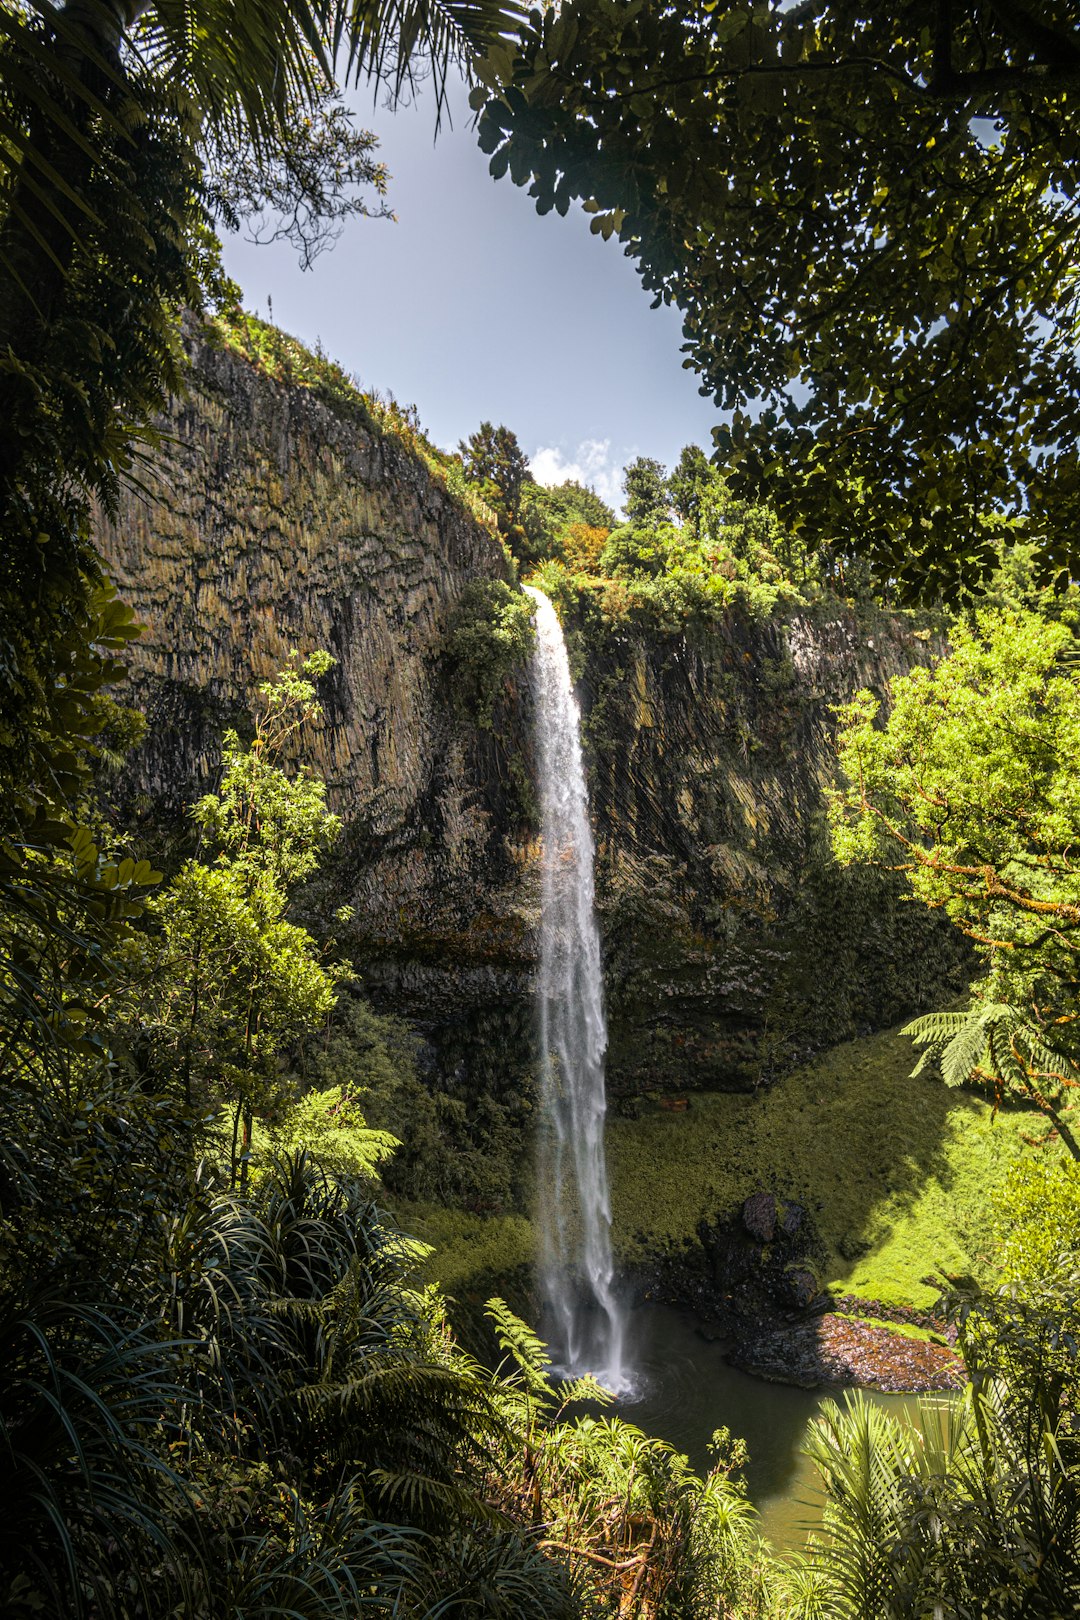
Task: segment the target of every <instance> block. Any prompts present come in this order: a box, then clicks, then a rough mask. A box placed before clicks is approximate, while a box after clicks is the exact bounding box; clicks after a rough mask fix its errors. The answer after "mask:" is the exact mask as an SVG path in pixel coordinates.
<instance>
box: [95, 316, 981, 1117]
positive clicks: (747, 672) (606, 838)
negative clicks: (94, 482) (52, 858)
mask: <svg viewBox="0 0 1080 1620" xmlns="http://www.w3.org/2000/svg"><path fill="white" fill-rule="evenodd" d="M189 340H190V347H191V358H192V372H191V390H190V395H189V397H188V398H187V399H185V400H182V401H177V402H176V403H175V405H174V407H173V409H172V412H171V414H170V416H169V418H168V420H167V421H166V422H165V423H164V424H162V425H163V428H164V438H163V441H162V445H161V448H160V450H159V452H158V453H157V459H156V462H155V464H154V466H153V468H152V469H151V470H150V472H148V473H146V474H145V475H144V481H145V484H146V493H145V494H140V495H135V494H132V495H130V496H129V497H128V498H127V499H126V500H125V502H124V504H123V507H122V510H121V512H120V514H119V516H118V519H117V521H116V522H115V523H103V524H102V526H101V530H100V543H101V546H102V549H103V551H104V554H105V557H106V560H107V562H108V565H109V567H110V568H111V570H112V571H113V573H114V575H115V577H116V578H117V580H118V582H119V585H120V587H121V589H122V591H123V592H124V594H125V595H126V596H127V598H128V600H130V601H131V602H132V604H133V605H134V606H135V608H136V610H137V612H138V614H139V616H140V617H141V618H142V619H143V620H144V621H145V623H146V626H147V630H146V634H145V636H144V638H143V640H142V643H141V644H140V646H139V647H138V649H137V651H136V653H135V654H134V659H133V665H132V694H133V697H134V700H135V701H136V702H137V703H138V704H139V706H141V707H142V708H144V709H145V711H146V712H147V714H148V716H149V718H150V722H151V724H150V730H149V734H148V740H147V742H146V744H145V746H144V747H143V748H142V749H141V750H140V751H139V753H138V755H137V757H136V758H135V759H134V760H133V761H132V763H131V765H130V767H129V768H128V770H127V773H126V775H125V777H124V780H123V782H122V784H121V788H120V790H119V797H120V801H121V808H122V812H123V814H124V816H125V818H126V819H127V820H128V821H129V822H130V820H131V819H132V818H133V817H134V818H135V819H136V821H138V820H139V818H141V819H142V820H143V822H144V823H145V824H146V826H147V828H148V831H149V830H152V832H153V837H154V839H155V840H156V841H157V845H158V847H159V848H160V839H161V834H162V829H163V828H171V829H172V830H173V831H176V830H178V829H180V828H181V827H182V824H183V815H182V811H183V806H184V805H185V804H186V803H187V802H189V801H190V800H191V799H192V798H193V797H194V796H195V795H196V794H197V793H199V792H200V791H203V790H204V789H205V788H206V787H207V786H208V785H209V784H210V783H211V782H212V781H213V778H214V774H215V769H216V764H217V759H218V750H219V747H220V737H221V732H222V729H223V728H224V727H225V726H226V725H229V724H237V725H239V726H240V728H241V729H242V728H243V726H244V724H245V723H246V716H247V715H248V713H249V712H250V708H251V705H252V702H253V699H254V696H255V690H256V687H257V683H258V682H259V680H260V679H263V678H265V677H266V676H267V675H268V674H270V673H271V672H272V671H273V670H275V669H276V668H278V667H279V666H280V665H281V663H282V661H283V659H284V658H285V656H286V655H287V653H288V651H289V649H290V648H293V647H297V648H300V649H302V650H304V651H306V650H310V649H312V648H314V647H326V648H328V649H329V650H330V651H331V652H332V653H333V654H334V656H335V658H336V659H337V666H336V668H335V670H334V672H333V674H332V676H331V677H330V679H329V681H328V686H327V692H326V717H325V724H324V725H323V727H322V729H321V732H320V734H319V735H318V736H317V737H316V738H314V739H312V742H311V746H310V747H309V748H307V750H306V753H307V757H308V758H309V759H310V760H311V763H312V764H313V765H314V767H315V769H316V770H317V771H318V772H320V773H321V774H322V775H323V776H324V777H325V778H326V779H327V781H328V783H329V786H330V794H331V799H332V802H333V804H334V807H335V808H336V809H337V810H338V811H339V812H340V813H341V814H342V816H343V818H344V821H345V832H344V835H343V838H342V840H341V844H340V846H339V848H338V850H337V851H336V853H335V855H334V857H333V859H332V861H331V863H330V864H329V865H328V866H327V868H326V870H325V871H324V873H323V874H322V875H321V877H320V879H319V880H318V881H317V882H316V883H315V884H314V885H313V887H312V889H311V892H310V894H309V895H308V897H307V900H306V902H305V903H306V907H307V912H308V916H309V917H310V918H313V919H315V920H316V921H318V920H320V919H321V920H322V921H324V922H328V921H329V919H330V918H332V917H333V916H334V915H335V914H336V912H337V911H338V909H339V908H341V907H343V906H349V907H351V908H352V917H351V920H350V921H348V922H346V923H344V924H342V925H338V926H336V927H335V932H336V934H337V938H338V940H339V944H340V945H342V946H343V947H344V948H346V949H347V950H349V951H351V952H352V953H353V955H354V956H355V957H356V959H357V961H358V964H359V965H360V968H361V971H362V974H363V977H364V980H365V983H366V986H367V989H368V991H369V992H370V993H371V994H372V996H373V997H374V998H375V999H376V1001H377V1002H379V1003H380V1004H381V1005H384V1006H386V1007H389V1008H392V1009H393V1010H395V1011H398V1012H401V1013H404V1014H405V1015H406V1016H408V1017H409V1018H410V1019H411V1020H412V1021H413V1022H414V1023H415V1024H416V1025H417V1026H418V1027H419V1028H420V1029H421V1030H422V1031H423V1032H424V1033H425V1034H426V1035H427V1036H428V1037H429V1041H430V1052H431V1054H432V1055H431V1059H430V1064H429V1072H431V1073H432V1074H433V1075H438V1076H441V1080H440V1081H439V1083H440V1084H443V1085H446V1086H449V1087H451V1088H458V1089H460V1090H463V1091H469V1092H472V1093H473V1094H476V1093H478V1092H483V1091H485V1090H487V1091H489V1092H495V1093H496V1094H497V1093H499V1092H500V1091H502V1092H507V1091H510V1090H518V1091H520V1090H522V1089H526V1088H527V1086H528V1073H529V1068H530V1063H531V1050H532V1038H531V993H532V980H533V974H534V968H535V949H536V923H537V892H538V891H537V880H536V859H535V857H536V826H535V811H534V808H533V805H534V800H533V796H532V793H531V791H530V783H531V781H532V778H533V773H534V761H533V758H532V749H531V743H530V736H529V729H530V728H529V701H530V700H529V688H528V681H527V679H526V674H525V672H524V671H521V672H520V673H519V675H518V676H517V677H514V678H512V679H509V680H508V681H507V682H506V684H505V687H504V690H503V692H502V695H501V697H500V700H499V702H498V704H497V706H496V711H495V723H494V725H493V726H492V727H490V728H488V727H487V726H485V725H483V724H480V723H478V722H477V721H476V720H475V719H473V720H470V717H469V715H468V714H467V713H464V712H463V711H462V706H461V703H460V702H459V701H457V694H455V692H454V690H453V683H452V678H451V674H450V672H449V671H448V668H447V664H446V658H445V644H446V636H447V630H448V626H449V624H450V623H451V619H452V615H453V612H454V610H455V607H456V605H457V603H458V602H459V601H460V599H461V596H462V593H463V592H464V591H465V590H466V589H467V588H468V587H469V586H470V585H471V584H473V583H474V582H476V581H478V580H501V579H505V578H506V577H507V565H506V561H505V557H504V554H503V551H502V549H501V547H500V545H499V543H498V541H497V539H496V537H495V536H494V534H493V533H492V532H491V531H490V530H488V529H486V528H485V527H484V526H483V524H482V523H481V522H479V521H478V520H477V519H476V518H475V517H474V516H473V515H472V514H471V513H470V512H469V511H468V510H467V509H466V508H465V507H464V506H463V505H462V504H461V503H460V501H459V500H457V499H456V498H455V497H454V495H453V494H452V493H451V492H450V491H449V490H448V489H447V488H446V487H444V486H443V485H442V484H441V483H440V481H439V479H438V478H437V477H435V476H433V475H432V473H431V472H430V471H429V469H428V467H426V466H425V465H424V464H423V462H422V461H421V460H420V459H419V458H418V457H417V456H416V455H415V454H414V453H413V452H412V451H411V450H410V448H409V447H408V445H407V444H404V443H402V442H401V441H400V440H399V439H398V438H397V437H395V436H394V434H392V433H389V432H386V431H383V430H381V429H380V428H379V427H377V426H376V425H375V423H374V422H373V420H372V418H371V416H370V415H365V412H364V410H363V409H362V408H361V407H360V406H359V403H358V404H357V406H356V408H354V409H344V408H342V407H341V406H340V405H337V406H332V405H331V404H329V403H327V401H326V400H324V399H321V398H320V397H318V395H317V393H316V392H315V391H313V390H312V389H310V388H301V387H296V386H285V385H281V384H278V383H275V382H274V381H272V380H271V379H270V378H268V377H266V376H264V375H262V374H260V373H259V372H258V371H257V370H256V369H255V368H254V367H253V366H251V365H250V364H248V363H247V362H246V361H244V360H242V359H240V358H239V357H238V356H237V355H235V354H233V353H231V352H229V351H227V350H224V349H222V348H220V347H215V346H214V345H213V344H212V343H210V342H209V341H208V339H207V337H206V336H205V334H202V333H200V332H196V331H195V330H194V329H193V330H192V331H191V333H190V334H189ZM579 654H580V657H581V660H582V668H583V673H582V681H581V689H582V696H583V703H584V708H585V712H586V716H587V720H586V730H587V735H586V744H587V752H588V754H589V758H590V761H591V776H592V787H593V806H594V814H595V818H596V822H597V831H598V844H599V849H600V870H599V874H598V878H599V887H598V893H599V900H600V906H601V912H602V920H603V927H604V934H605V950H606V960H607V965H608V998H609V1003H610V1015H611V1017H610V1022H611V1062H610V1077H611V1083H612V1087H613V1089H614V1091H615V1092H616V1093H618V1092H619V1091H622V1092H625V1093H627V1094H631V1093H633V1092H635V1091H641V1090H645V1089H658V1090H663V1089H665V1088H669V1089H677V1090H686V1089H689V1088H693V1087H695V1086H702V1085H714V1086H738V1087H744V1086H750V1085H753V1084H756V1083H758V1082H759V1081H761V1080H768V1079H769V1078H770V1077H771V1076H772V1075H773V1074H775V1073H777V1072H779V1071H780V1070H781V1069H782V1068H783V1066H784V1065H785V1063H787V1062H790V1061H791V1060H792V1058H793V1057H797V1056H800V1055H802V1054H803V1053H804V1052H805V1051H809V1050H811V1049H813V1048H814V1047H815V1046H822V1045H826V1044H829V1043H830V1042H832V1041H834V1040H840V1039H843V1038H845V1037H847V1036H849V1035H851V1034H853V1033H855V1032H857V1031H858V1030H860V1029H865V1028H870V1027H873V1026H877V1025H881V1024H885V1023H888V1022H891V1021H895V1019H896V1018H897V1016H899V1015H900V1014H902V1013H903V1012H905V1011H907V1010H914V1009H916V1008H918V1007H920V1006H923V1005H925V1004H927V1002H928V1001H930V1000H932V999H933V997H934V996H935V995H936V994H937V993H939V991H940V987H941V982H942V979H943V977H945V978H947V977H948V975H949V974H950V973H952V972H955V970H956V968H957V964H958V960H959V959H958V956H957V953H956V951H955V949H954V948H953V947H952V945H951V944H950V943H949V941H948V939H947V937H946V934H945V932H944V930H943V929H941V928H939V927H937V926H936V925H935V924H934V923H933V921H932V920H930V919H928V918H927V917H926V916H925V915H924V914H922V913H921V912H919V911H918V910H917V908H915V907H911V906H903V905H901V904H899V903H898V900H897V896H896V893H895V890H894V888H893V887H892V885H891V884H890V883H889V881H888V880H887V879H885V878H881V877H879V876H877V875H876V874H872V873H865V872H864V873H859V874H843V873H839V872H837V871H836V870H835V868H833V867H832V866H831V865H830V862H829V860H828V856H827V846H826V839H825V834H824V827H823V805H824V801H823V790H824V787H825V784H826V783H827V781H828V779H829V776H830V773H831V770H832V761H833V755H832V747H831V738H832V735H833V730H834V724H835V721H834V716H833V713H832V710H833V706H834V705H835V704H836V703H838V702H840V701H841V700H842V699H843V698H845V697H846V696H848V695H850V694H851V693H852V692H853V691H854V690H855V689H857V688H858V687H859V686H862V685H869V686H872V687H877V688H879V689H880V688H881V687H882V686H883V685H884V683H885V681H886V680H887V678H888V677H889V676H890V675H892V674H894V673H896V672H897V671H900V670H903V669H904V668H907V667H909V665H910V663H911V662H912V660H913V659H915V658H917V657H921V656H923V655H924V647H923V644H922V643H920V642H919V641H918V640H916V639H914V638H913V636H912V632H911V630H910V627H909V626H908V625H907V623H906V622H905V621H904V620H902V619H900V618H897V617H889V616H888V615H885V614H877V615H875V616H872V617H871V618H865V617H860V616H859V615H857V614H856V613H855V612H854V611H852V610H851V609H849V608H846V607H844V606H842V605H835V604H834V605H833V606H831V607H818V608H816V609H814V610H813V611H809V610H808V611H802V610H800V611H799V612H798V613H795V614H788V615H787V616H786V618H785V617H783V616H781V615H777V616H774V617H773V618H770V619H768V620H765V621H758V620H754V619H751V618H749V617H747V616H744V615H740V614H738V613H736V612H733V613H732V615H731V617H730V619H729V621H728V622H727V623H726V624H723V625H719V626H718V625H713V626H712V627H710V628H708V629H702V630H698V631H689V632H686V633H675V632H665V633H663V634H659V633H657V634H655V635H650V634H649V633H647V632H645V631H643V630H640V629H627V628H622V629H618V628H617V629H614V630H612V632H611V633H610V634H609V635H606V636H604V637H603V638H601V639H600V640H599V641H598V642H596V643H595V644H594V643H591V642H586V643H585V644H584V645H583V646H582V645H580V643H579Z"/></svg>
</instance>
